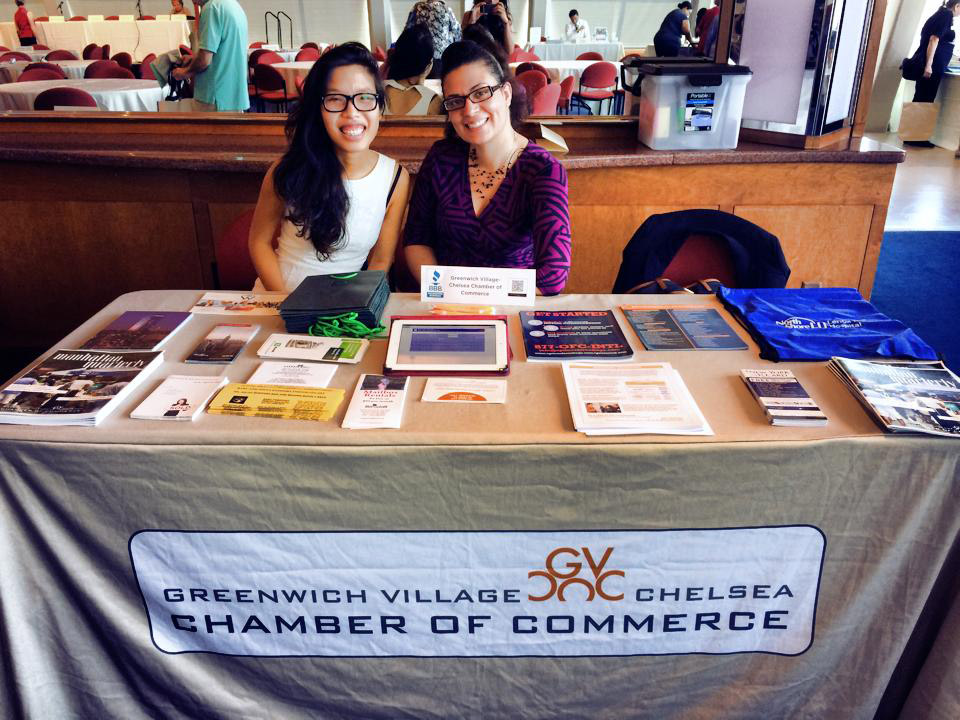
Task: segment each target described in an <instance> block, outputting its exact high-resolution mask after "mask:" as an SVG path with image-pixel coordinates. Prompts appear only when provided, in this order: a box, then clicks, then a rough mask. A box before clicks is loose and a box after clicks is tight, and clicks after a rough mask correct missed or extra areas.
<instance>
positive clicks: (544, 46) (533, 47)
mask: <svg viewBox="0 0 960 720" xmlns="http://www.w3.org/2000/svg"><path fill="white" fill-rule="evenodd" d="M528 49H529V50H530V52H532V53H534V54H535V55H536V56H537V57H538V58H541V59H542V60H575V59H576V57H577V56H578V55H580V54H582V53H585V52H598V53H600V54H601V55H603V59H604V60H619V59H620V58H622V57H623V43H620V42H578V43H571V42H545V43H539V42H538V43H530V45H529V48H528Z"/></svg>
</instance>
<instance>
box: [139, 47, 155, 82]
mask: <svg viewBox="0 0 960 720" xmlns="http://www.w3.org/2000/svg"><path fill="white" fill-rule="evenodd" d="M156 59H157V56H156V55H154V54H153V53H150V54H149V55H147V56H146V57H145V58H144V59H143V60H141V61H140V79H141V80H156V79H157V78H156V77H155V76H154V74H153V70H151V69H150V63H152V62H153V61H154V60H156Z"/></svg>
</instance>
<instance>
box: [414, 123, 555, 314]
mask: <svg viewBox="0 0 960 720" xmlns="http://www.w3.org/2000/svg"><path fill="white" fill-rule="evenodd" d="M468 149H469V148H468V146H467V145H466V144H465V143H463V142H460V141H458V140H440V141H439V142H437V143H435V144H434V146H433V147H432V148H430V152H429V153H427V157H426V158H424V161H423V164H422V165H421V166H420V172H419V173H418V174H417V183H416V187H415V188H414V191H413V198H412V199H411V201H410V211H409V214H408V216H407V225H406V228H405V230H404V234H403V244H404V245H429V246H430V247H431V248H433V252H434V254H435V255H436V256H437V262H438V263H439V264H440V265H462V266H468V267H509V268H534V269H536V271H537V287H538V288H539V289H540V292H542V293H543V294H544V295H555V294H557V293H558V292H560V291H561V290H563V286H564V285H565V284H566V282H567V275H568V274H569V272H570V210H569V208H568V206H567V172H566V170H564V168H563V166H562V165H561V164H560V163H559V162H558V161H557V160H556V159H555V158H554V157H553V156H552V155H550V153H548V152H547V151H546V150H544V149H543V148H541V147H539V146H537V145H534V144H533V143H529V144H528V145H527V147H526V148H525V149H524V150H523V152H521V153H520V156H519V157H518V158H517V161H516V162H515V163H514V165H513V167H511V168H510V170H509V171H507V174H506V177H504V179H503V182H502V183H501V185H500V187H499V188H498V189H497V192H496V194H495V195H494V196H493V197H492V198H491V199H490V203H489V204H488V205H487V207H485V208H484V209H483V212H481V213H480V215H479V216H477V214H476V213H475V212H474V210H473V201H472V200H471V198H470V179H469V173H468V170H467V152H468Z"/></svg>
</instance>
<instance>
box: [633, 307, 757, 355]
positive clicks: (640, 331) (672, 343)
mask: <svg viewBox="0 0 960 720" xmlns="http://www.w3.org/2000/svg"><path fill="white" fill-rule="evenodd" d="M620 309H621V310H622V311H623V316H624V317H625V318H626V319H627V322H629V323H630V325H631V326H632V327H633V330H634V332H635V333H637V337H638V338H640V342H642V343H643V346H644V347H645V348H646V349H647V350H746V349H747V344H746V343H745V342H744V341H743V340H741V339H740V338H739V337H738V336H737V334H736V333H735V332H734V331H733V328H731V327H730V325H728V324H727V321H726V320H724V319H723V316H722V315H720V313H719V312H717V311H716V309H714V308H708V307H694V306H679V307H643V306H640V305H621V306H620Z"/></svg>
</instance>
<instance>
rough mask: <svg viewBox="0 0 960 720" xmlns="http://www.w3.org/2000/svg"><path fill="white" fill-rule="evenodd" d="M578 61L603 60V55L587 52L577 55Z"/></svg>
mask: <svg viewBox="0 0 960 720" xmlns="http://www.w3.org/2000/svg"><path fill="white" fill-rule="evenodd" d="M577 60H603V55H601V54H600V53H598V52H585V53H580V54H579V55H577Z"/></svg>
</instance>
